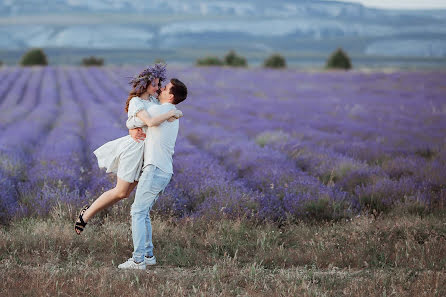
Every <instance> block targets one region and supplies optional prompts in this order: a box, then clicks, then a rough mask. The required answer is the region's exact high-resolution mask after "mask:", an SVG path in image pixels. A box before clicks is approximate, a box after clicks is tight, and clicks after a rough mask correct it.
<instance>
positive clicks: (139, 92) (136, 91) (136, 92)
mask: <svg viewBox="0 0 446 297" xmlns="http://www.w3.org/2000/svg"><path fill="white" fill-rule="evenodd" d="M161 81H162V80H161V79H160V80H159V83H158V91H157V93H158V95H159V94H160V92H161ZM151 83H152V82H151V81H149V82H148V84H147V87H146V88H143V89H141V88H136V86H137V84H136V83H134V84H133V86H132V90H131V91H130V93H129V96H128V98H127V101H126V102H125V108H124V110H125V112H129V105H130V100H132V98H133V97H141V95H142V94H144V93H145V92H146V91H147V88H148V87H149V86H150V84H151Z"/></svg>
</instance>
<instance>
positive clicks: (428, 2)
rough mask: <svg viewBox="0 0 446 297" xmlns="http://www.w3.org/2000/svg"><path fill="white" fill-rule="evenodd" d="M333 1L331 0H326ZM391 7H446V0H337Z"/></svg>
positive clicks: (370, 5) (369, 5)
mask: <svg viewBox="0 0 446 297" xmlns="http://www.w3.org/2000/svg"><path fill="white" fill-rule="evenodd" d="M325 1H331V0H325ZM336 1H343V2H356V3H361V4H363V5H365V6H368V7H377V8H389V9H440V8H441V9H446V0H336Z"/></svg>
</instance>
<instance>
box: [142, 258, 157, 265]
mask: <svg viewBox="0 0 446 297" xmlns="http://www.w3.org/2000/svg"><path fill="white" fill-rule="evenodd" d="M144 264H146V265H155V264H156V258H155V257H154V258H153V259H151V260H149V259H147V258H146V257H144Z"/></svg>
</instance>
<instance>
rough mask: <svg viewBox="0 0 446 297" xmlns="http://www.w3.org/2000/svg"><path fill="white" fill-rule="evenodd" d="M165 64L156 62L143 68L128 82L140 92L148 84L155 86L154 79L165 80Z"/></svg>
mask: <svg viewBox="0 0 446 297" xmlns="http://www.w3.org/2000/svg"><path fill="white" fill-rule="evenodd" d="M166 66H167V65H166V64H162V63H157V64H155V65H153V66H149V67H147V68H146V69H144V70H143V71H142V72H141V73H140V74H139V75H137V76H135V77H134V78H133V79H132V80H131V81H130V82H129V84H130V85H132V86H134V88H135V90H137V91H139V92H141V91H143V90H145V89H146V88H147V86H148V84H149V82H151V83H152V86H155V79H157V78H158V79H159V80H160V81H163V80H166V78H167V76H166Z"/></svg>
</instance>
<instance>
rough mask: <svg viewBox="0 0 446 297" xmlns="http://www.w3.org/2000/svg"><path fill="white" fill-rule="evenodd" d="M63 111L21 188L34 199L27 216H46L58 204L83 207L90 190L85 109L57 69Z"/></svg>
mask: <svg viewBox="0 0 446 297" xmlns="http://www.w3.org/2000/svg"><path fill="white" fill-rule="evenodd" d="M57 86H58V94H59V99H60V111H59V113H58V118H57V120H56V122H55V123H54V128H53V129H52V130H51V131H50V133H49V134H48V136H47V137H46V139H45V140H44V141H42V143H41V144H40V145H39V146H38V150H37V152H36V154H35V159H36V160H38V161H37V162H35V164H34V166H33V167H32V168H30V169H29V171H28V180H27V181H26V183H23V184H22V185H21V187H22V189H21V191H20V192H22V193H32V196H33V197H30V199H28V200H27V204H26V205H23V208H22V211H23V213H24V214H27V215H29V214H31V213H36V214H39V215H44V214H46V213H47V212H48V211H49V210H50V209H51V208H52V207H54V206H55V205H56V204H57V203H63V204H65V203H69V204H72V205H73V206H79V205H80V204H82V203H83V202H84V200H85V199H84V198H83V192H84V190H85V188H86V185H85V179H84V174H85V172H86V170H87V169H86V156H85V143H84V136H85V127H84V124H85V123H84V117H85V115H84V113H85V110H83V108H82V106H81V105H80V104H79V103H78V102H76V101H75V99H74V96H73V92H72V87H71V85H70V82H69V81H68V79H67V75H66V70H65V69H63V68H58V69H57Z"/></svg>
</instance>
